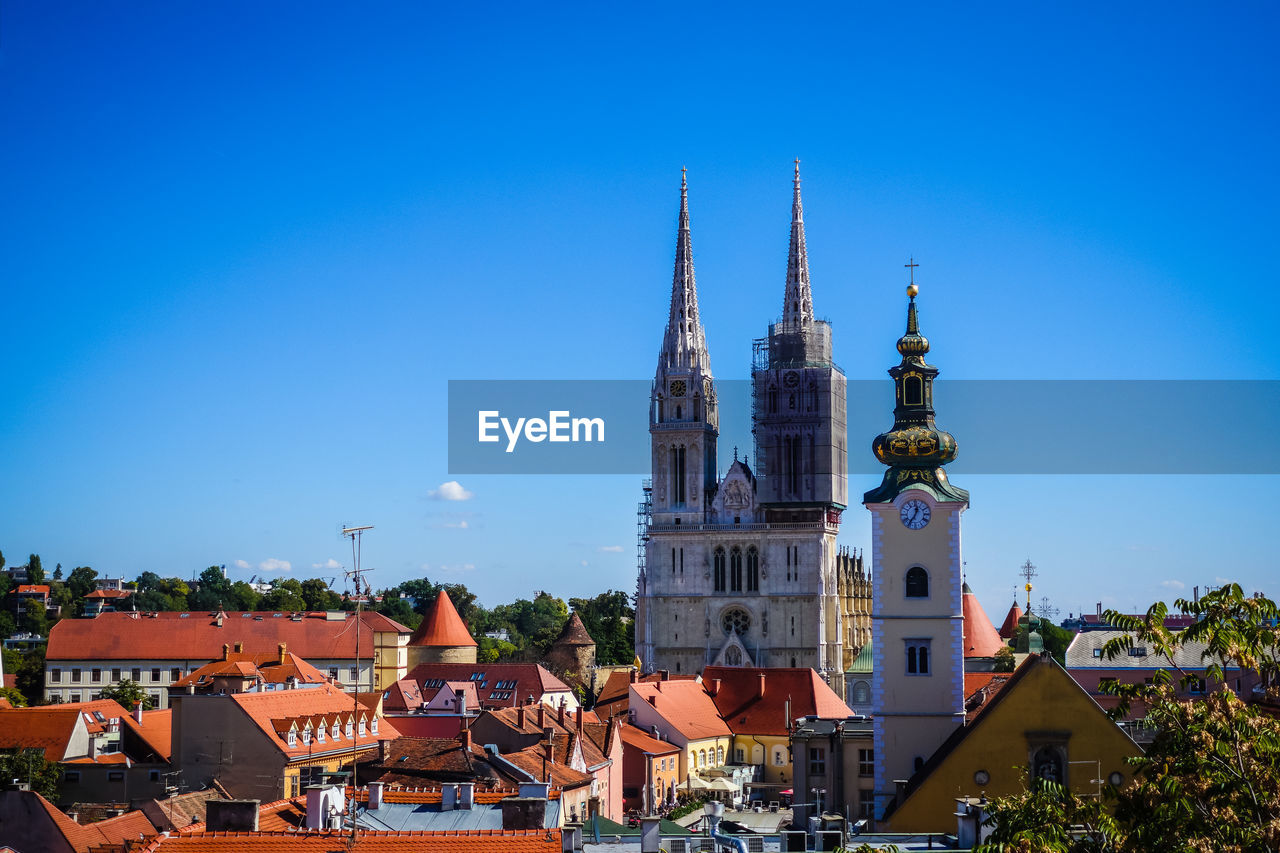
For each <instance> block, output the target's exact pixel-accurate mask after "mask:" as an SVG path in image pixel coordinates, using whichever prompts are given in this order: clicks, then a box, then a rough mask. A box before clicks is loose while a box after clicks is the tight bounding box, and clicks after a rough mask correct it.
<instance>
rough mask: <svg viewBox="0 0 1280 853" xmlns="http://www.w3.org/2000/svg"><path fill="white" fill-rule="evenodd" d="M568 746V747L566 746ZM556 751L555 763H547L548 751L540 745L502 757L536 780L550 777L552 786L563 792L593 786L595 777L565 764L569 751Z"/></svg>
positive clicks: (507, 753) (508, 753) (505, 754)
mask: <svg viewBox="0 0 1280 853" xmlns="http://www.w3.org/2000/svg"><path fill="white" fill-rule="evenodd" d="M562 740H567V738H562ZM566 746H568V745H567V744H566ZM555 751H556V753H557V757H556V760H554V761H545V757H546V750H544V749H543V746H542V744H540V743H539V744H534V745H533V746H527V747H525V748H524V749H521V750H517V751H516V752H506V753H503V755H502V757H503V758H504V759H506V760H507V761H509V762H511V763H512V764H514V765H515V766H516V767H519V768H520V769H521V770H523V771H524V772H526V773H532V774H533V778H535V779H546V778H547V777H548V776H549V777H550V781H551V784H552V786H553V787H556V788H559V789H561V790H568V791H571V790H573V789H574V788H581V787H582V786H583V785H590V784H591V782H592V780H594V779H595V776H593V775H591V774H590V773H583V772H580V771H578V770H574V769H573V768H572V767H570V766H569V765H567V764H565V763H564V755H565V752H566V751H567V750H562V749H558V748H557V749H556V750H555ZM544 768H545V771H546V772H545V775H544V772H543V770H544Z"/></svg>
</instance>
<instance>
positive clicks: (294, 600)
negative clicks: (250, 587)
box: [259, 578, 307, 611]
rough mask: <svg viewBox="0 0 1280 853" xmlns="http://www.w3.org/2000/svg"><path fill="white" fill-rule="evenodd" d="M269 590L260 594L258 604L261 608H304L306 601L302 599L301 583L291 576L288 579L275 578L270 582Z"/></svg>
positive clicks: (287, 609)
mask: <svg viewBox="0 0 1280 853" xmlns="http://www.w3.org/2000/svg"><path fill="white" fill-rule="evenodd" d="M271 586H272V589H271V592H268V593H267V594H266V595H264V596H262V601H261V603H260V604H259V606H260V607H261V608H262V609H263V610H277V611H296V610H306V609H307V603H306V602H305V601H303V599H302V584H300V583H298V582H297V581H296V580H294V579H293V578H289V579H288V580H286V579H284V578H276V579H275V580H273V581H272V582H271Z"/></svg>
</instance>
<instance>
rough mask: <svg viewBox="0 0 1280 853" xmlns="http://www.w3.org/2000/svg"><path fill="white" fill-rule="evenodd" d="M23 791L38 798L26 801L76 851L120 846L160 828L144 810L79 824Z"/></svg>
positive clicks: (44, 801)
mask: <svg viewBox="0 0 1280 853" xmlns="http://www.w3.org/2000/svg"><path fill="white" fill-rule="evenodd" d="M22 794H23V796H24V797H34V798H35V800H34V802H32V801H30V800H25V801H24V803H30V804H31V805H32V806H33V807H34V809H36V810H38V811H39V812H43V814H44V816H45V817H46V818H47V819H48V820H49V821H50V822H51V823H52V825H53V827H54V828H55V830H56V832H57V833H58V834H60V835H61V836H62V837H63V838H64V839H66V842H67V844H69V845H71V848H72V849H73V850H75V851H76V853H86V851H88V850H89V848H91V847H96V846H97V845H100V844H109V845H116V846H119V845H121V844H122V843H123V842H124V841H125V840H126V839H133V840H137V839H138V838H141V837H144V836H151V835H155V833H156V828H155V827H154V826H152V824H151V821H149V820H147V817H146V815H144V814H143V813H142V812H138V811H134V812H126V813H124V814H122V815H119V816H118V817H113V818H109V819H107V820H100V821H97V822H96V823H87V824H79V823H76V822H75V821H74V820H72V819H71V818H69V817H68V816H67V815H66V814H65V813H64V812H62V811H61V810H60V809H59V808H58V807H57V806H55V805H54V804H53V803H51V802H49V801H48V800H46V799H45V798H44V797H42V796H40V795H39V794H37V793H35V792H34V791H24V792H22ZM11 817H13V815H11Z"/></svg>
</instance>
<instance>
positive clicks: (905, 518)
mask: <svg viewBox="0 0 1280 853" xmlns="http://www.w3.org/2000/svg"><path fill="white" fill-rule="evenodd" d="M898 517H899V518H901V519H902V523H903V525H905V526H906V527H908V528H909V529H911V530H919V529H920V528H922V527H924V526H925V525H926V524H928V523H929V505H928V504H927V503H925V502H924V501H907V502H906V503H904V504H903V505H902V509H901V510H899V512H898Z"/></svg>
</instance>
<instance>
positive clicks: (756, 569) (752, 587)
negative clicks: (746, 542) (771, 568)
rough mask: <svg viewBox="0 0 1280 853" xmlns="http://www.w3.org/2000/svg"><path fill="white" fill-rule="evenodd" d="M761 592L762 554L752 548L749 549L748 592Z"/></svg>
mask: <svg viewBox="0 0 1280 853" xmlns="http://www.w3.org/2000/svg"><path fill="white" fill-rule="evenodd" d="M759 591H760V552H759V551H757V550H756V549H755V547H754V546H753V547H751V548H748V549H747V592H759Z"/></svg>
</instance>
